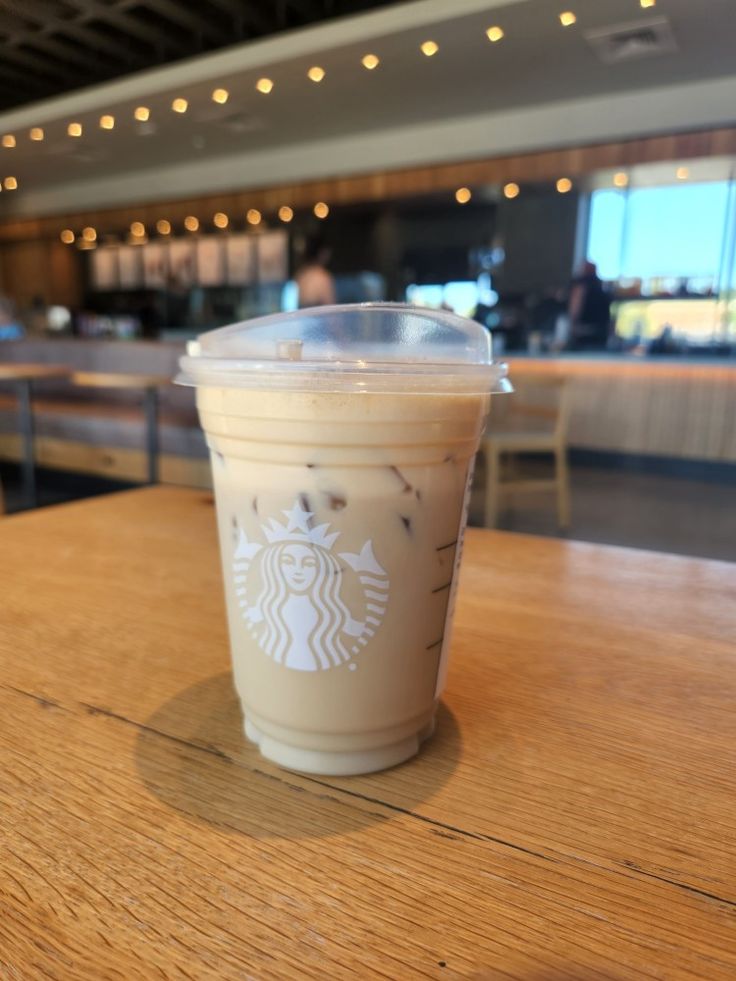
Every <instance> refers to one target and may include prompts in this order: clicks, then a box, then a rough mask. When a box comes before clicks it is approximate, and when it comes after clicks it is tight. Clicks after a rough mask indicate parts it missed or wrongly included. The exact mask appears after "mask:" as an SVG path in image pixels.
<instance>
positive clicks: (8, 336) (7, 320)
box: [0, 296, 25, 341]
mask: <svg viewBox="0 0 736 981" xmlns="http://www.w3.org/2000/svg"><path fill="white" fill-rule="evenodd" d="M24 334H25V330H24V329H23V325H22V324H21V322H20V320H19V319H18V315H17V313H16V310H15V305H14V304H13V301H12V300H10V299H8V297H7V296H0V341H17V340H19V338H21V337H23V335H24Z"/></svg>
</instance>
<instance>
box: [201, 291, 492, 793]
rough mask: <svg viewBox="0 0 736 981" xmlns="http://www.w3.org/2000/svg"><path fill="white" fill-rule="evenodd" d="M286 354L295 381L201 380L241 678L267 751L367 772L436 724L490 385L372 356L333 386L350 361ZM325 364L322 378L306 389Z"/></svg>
mask: <svg viewBox="0 0 736 981" xmlns="http://www.w3.org/2000/svg"><path fill="white" fill-rule="evenodd" d="M348 309H349V308H348ZM379 309H380V310H383V311H384V315H385V311H386V309H388V310H389V311H390V310H392V308H379ZM318 314H319V311H317V312H316V313H315V312H310V314H309V316H310V317H314V316H316V315H318ZM363 316H365V311H363ZM421 316H422V317H423V318H424V319H427V315H426V314H421ZM256 323H258V322H256ZM342 341H343V343H344V342H345V341H344V338H342ZM288 351H290V355H291V356H293V355H294V354H295V353H296V354H297V355H298V354H299V353H301V347H297V348H291V349H287V352H288ZM191 360H192V361H196V359H194V358H193V359H191ZM278 360H279V359H278V357H277V358H276V361H278ZM263 363H264V362H259V364H263ZM486 367H488V366H486ZM191 370H192V374H195V368H192V369H191ZM277 370H278V365H277V364H269V365H268V367H267V371H268V373H269V376H270V373H271V372H272V371H277ZM346 370H347V371H350V369H349V368H347V369H346ZM428 370H429V369H428ZM284 372H285V373H286V374H287V375H288V376H289V385H288V386H287V387H284V386H283V385H282V386H279V385H278V384H277V385H276V386H275V387H271V386H266V385H264V384H263V382H262V380H261V376H260V375H258V380H257V382H256V387H252V388H249V387H248V386H247V377H241V378H240V382H239V384H237V385H236V384H223V385H217V384H214V382H215V381H216V376H215V375H214V374H213V373H212V372H210V371H207V372H206V373H204V374H201V375H200V384H199V385H198V389H197V404H198V408H199V413H200V418H201V421H202V426H203V428H204V430H205V433H206V435H207V441H208V444H209V446H210V450H211V455H212V470H213V476H214V484H215V498H216V502H217V514H218V525H219V534H220V546H221V553H222V561H223V573H224V580H225V591H226V597H227V608H228V618H229V628H230V639H231V649H232V658H233V668H234V675H235V682H236V687H237V690H238V694H239V696H240V699H241V703H242V706H243V712H244V716H245V729H246V734H247V736H248V737H249V738H250V739H252V740H253V741H254V742H256V743H258V744H259V746H260V749H261V752H262V753H263V755H264V756H266V757H268V758H270V759H272V760H274V761H275V762H277V763H280V764H281V765H283V766H286V767H290V768H292V769H297V770H303V771H308V772H316V773H329V774H351V773H360V772H368V771H371V770H376V769H381V768H383V767H386V766H391V765H393V764H395V763H398V762H401V761H402V760H404V759H407V758H408V757H410V756H412V755H414V754H415V753H416V752H417V750H418V747H419V745H420V743H421V741H422V740H423V739H424V738H426V737H427V736H428V735H430V734H431V732H432V727H433V719H434V713H435V710H436V705H437V700H438V698H439V694H440V692H441V689H442V685H443V681H444V674H445V670H446V664H447V655H448V651H449V640H450V628H451V619H452V605H453V597H454V587H455V584H456V576H455V572H456V567H457V564H458V560H459V552H460V542H461V537H462V531H463V528H464V525H465V504H466V496H467V488H468V483H469V476H470V470H471V465H472V460H473V457H474V454H475V452H476V449H477V446H478V440H479V437H480V433H481V432H482V428H483V424H484V421H485V417H486V413H487V408H488V400H489V395H488V391H483V390H482V388H483V387H485V388H486V389H489V388H490V385H489V383H488V378H487V377H486V380H485V382H484V385H481V384H479V382H478V380H477V379H476V380H475V382H474V383H473V384H471V385H469V386H468V385H467V384H466V388H468V387H469V388H470V389H475V391H473V390H470V391H467V390H466V391H462V390H460V391H447V390H442V389H443V386H441V385H439V384H437V385H436V386H435V387H437V388H438V389H439V390H438V391H435V392H432V391H427V390H426V389H427V388H428V387H430V386H428V385H427V383H426V379H423V380H422V382H421V383H417V380H416V378H414V383H413V384H412V383H409V384H403V376H402V373H401V372H399V373H398V374H397V375H396V377H394V378H392V379H391V381H390V382H385V381H384V382H382V383H380V384H378V383H377V382H376V378H375V372H373V376H374V377H373V378H372V379H368V376H367V374H366V373H365V372H362V370H361V369H359V370H357V371H356V373H357V375H358V380H359V381H360V384H361V385H362V387H358V388H356V387H355V381H356V379H352V378H351V379H350V385H347V386H345V390H343V391H328V390H325V389H326V388H329V387H332V388H337V387H338V383H337V382H335V379H334V377H330V378H329V380H326V379H325V378H323V377H322V376H321V375H320V374H319V373H317V374H316V376H315V373H314V372H310V371H309V369H308V368H304V369H302V367H301V366H299V367H297V368H294V367H293V366H292V368H289V367H287V366H284ZM419 374H422V372H421V371H420V372H419ZM447 374H449V375H452V376H453V377H456V378H457V375H458V374H462V372H460V369H459V368H458V367H457V365H453V366H452V367H451V368H450V369H448V370H447V371H446V375H447ZM195 377H196V375H195ZM274 377H275V376H274ZM315 377H316V378H317V383H316V390H313V391H300V390H296V389H299V388H307V387H309V386H310V385H312V384H313V383H314V381H315ZM433 377H434V380H435V382H437V372H436V371H435V372H434V376H433ZM295 378H298V379H299V380H298V381H295V380H294V379H295ZM366 379H368V380H366ZM381 387H383V388H390V387H393V389H394V390H392V391H380V390H377V389H379V388H381ZM454 387H455V388H460V389H462V385H461V384H460V383H459V381H458V383H457V384H456V385H455V386H454ZM406 388H408V389H409V391H405V390H403V389H406ZM417 388H419V389H421V388H423V389H425V390H424V391H421V390H417ZM448 388H450V385H447V384H445V385H444V389H448ZM366 389H367V390H366ZM371 389H372V390H371Z"/></svg>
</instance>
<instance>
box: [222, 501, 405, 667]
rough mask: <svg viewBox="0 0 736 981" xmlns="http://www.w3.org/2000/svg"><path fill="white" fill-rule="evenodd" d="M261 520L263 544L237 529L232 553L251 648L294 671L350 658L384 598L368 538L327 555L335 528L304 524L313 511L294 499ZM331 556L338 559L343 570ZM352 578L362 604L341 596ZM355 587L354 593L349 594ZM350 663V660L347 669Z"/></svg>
mask: <svg viewBox="0 0 736 981" xmlns="http://www.w3.org/2000/svg"><path fill="white" fill-rule="evenodd" d="M282 513H283V514H284V515H285V516H286V518H287V522H286V524H280V523H279V522H278V521H276V520H275V519H274V518H270V519H269V524H268V526H266V525H261V528H262V530H263V534H264V537H265V539H266V542H267V544H266V545H262V544H260V543H259V542H250V541H248V539H247V537H246V535H245V532H244V531H243V529H242V528H241V529H240V535H239V539H238V545H237V548H236V550H235V555H234V558H233V570H234V581H235V592H236V595H237V596H238V597H239V603H240V609H241V615H242V617H243V619H244V620H245V623H246V626H247V628H248V630H249V631H250V633H251V635H252V636H253V637H254V639H255V640H256V642H257V643H258V646H259V647H260V648H261V650H263V651H264V652H265V653H266V654H268V656H269V657H271V658H273V660H274V661H276V662H277V663H279V664H283V665H285V666H286V667H287V668H294V669H295V670H297V671H320V670H324V669H326V668H333V667H336V666H337V665H339V664H343V663H345V662H346V661H349V660H350V659H351V657H352V656H353V655H355V654H358V653H359V652H360V650H361V648H362V647H365V645H366V644H367V643H368V640H369V638H371V637H372V636H373V634H374V633H375V632H376V630H377V629H378V628H379V627H380V625H381V622H382V620H383V615H384V613H385V610H386V602H387V600H388V589H389V580H388V573H387V572H386V571H385V569H383V568H382V567H381V566H380V565H379V563H378V561H377V559H376V557H375V555H374V554H373V545H372V543H371V541H370V540H369V541H367V542H366V543H365V544H364V545H363V547H362V549H361V550H360V552H358V553H352V552H341V553H339V555H337V556H335V555H333V554H332V546H333V545H334V544H335V541H336V539H337V538H338V536H339V535H340V532H339V531H336V532H332V533H331V534H328V529H329V527H330V526H329V524H323V525H319V526H318V527H317V528H312V527H311V526H310V521H311V519H312V517H313V515H314V512H312V511H307V510H306V508H304V507H303V506H302V504H301V503H300V502H299V501H298V500H297V501H295V502H294V506H293V507H292V509H291V510H290V511H283V512H282ZM338 559H342V560H343V561H344V562H345V564H346V565H347V566H349V568H350V570H352V572H351V571H349V570H348V569H346V568H345V567H344V566H342V565H341V563H340V562H339V561H338ZM351 577H354V582H355V585H356V587H357V586H358V584H359V586H360V588H359V589H358V590H357V593H358V594H359V597H360V598H356V599H354V601H353V605H354V606H357V605H358V603H360V606H361V609H360V610H357V609H355V610H354V611H353V612H355V613H356V616H360V617H361V619H356V618H355V617H354V616H353V614H352V613H351V611H350V609H349V608H348V605H347V604H346V602H345V600H344V598H343V595H342V594H343V592H344V589H345V587H346V581H347V580H348V579H349V578H351ZM355 593H356V591H355V590H354V591H353V596H355ZM354 666H355V665H351V667H354Z"/></svg>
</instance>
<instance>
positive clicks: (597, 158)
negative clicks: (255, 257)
mask: <svg viewBox="0 0 736 981" xmlns="http://www.w3.org/2000/svg"><path fill="white" fill-rule="evenodd" d="M734 154H736V127H729V128H723V129H716V130H705V131H702V132H695V133H678V134H671V135H666V136H649V137H642V138H640V139H636V140H627V141H618V142H615V143H604V144H596V145H594V146H584V147H566V148H562V149H558V150H547V151H544V152H540V153H527V154H518V155H510V156H504V157H495V158H493V159H484V160H470V161H460V162H452V163H447V164H441V165H433V166H427V167H413V168H410V169H406V170H393V171H383V172H378V173H372V174H361V175H355V176H352V177H340V178H334V179H323V180H319V181H305V182H302V183H294V184H285V185H279V186H274V187H266V188H254V189H250V190H247V191H238V190H237V189H234V190H233V191H232V192H230V193H218V194H214V195H213V194H210V195H202V196H200V197H196V198H187V199H180V200H174V201H161V202H157V203H155V204H142V205H130V206H127V207H124V208H115V209H109V210H105V209H96V210H94V211H88V212H75V213H72V214H67V215H56V216H53V217H46V218H44V217H39V218H34V219H17V220H11V221H6V222H4V223H3V224H1V225H0V241H2V240H5V241H27V240H31V239H38V238H43V237H49V238H55V239H58V235H59V232H60V231H61V230H62V228H66V227H71V228H73V229H81V228H82V227H83V226H84V225H90V224H91V225H94V226H95V227H96V228H98V229H101V230H103V231H104V230H107V231H111V232H113V231H115V232H119V231H123V230H125V229H127V228H128V226H129V225H130V223H131V222H132V221H143V222H144V223H145V224H146V225H148V226H149V227H152V226H153V225H154V223H155V221H156V219H158V218H168V219H169V221H171V222H172V223H174V224H175V225H176V226H179V227H180V226H181V223H182V222H183V220H184V218H185V216H186V215H188V214H194V215H196V216H197V217H199V218H200V219H201V220H206V221H210V220H211V218H212V215H213V214H214V213H215V212H216V211H225V212H227V213H228V214H230V215H240V216H244V215H245V212H246V211H247V210H248V208H258V209H260V210H261V211H263V212H264V214H267V215H273V214H274V213H275V212H276V210H277V209H278V208H279V207H280V206H281V205H282V204H288V205H290V206H291V207H293V208H297V209H298V208H311V207H312V205H313V204H314V203H315V201H319V200H325V201H328V202H329V203H330V204H332V205H337V204H351V203H355V202H363V201H383V200H390V199H394V198H401V197H410V196H413V195H417V194H425V193H426V194H430V193H437V192H444V191H451V190H454V189H455V188H457V187H458V186H460V185H463V184H469V185H471V186H472V185H477V184H494V183H499V182H503V181H507V180H516V181H521V182H523V181H529V182H534V181H551V180H555V179H557V178H558V177H560V175H566V176H569V177H571V178H575V177H581V176H584V175H585V174H590V173H593V172H594V171H598V170H605V169H607V168H613V167H629V166H634V165H635V164H642V163H656V162H659V161H666V160H682V159H691V158H696V157H709V156H723V155H734Z"/></svg>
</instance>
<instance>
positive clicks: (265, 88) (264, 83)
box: [256, 78, 273, 95]
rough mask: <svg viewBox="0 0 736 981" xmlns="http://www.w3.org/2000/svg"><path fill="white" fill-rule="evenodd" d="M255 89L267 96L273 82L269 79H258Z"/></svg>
mask: <svg viewBox="0 0 736 981" xmlns="http://www.w3.org/2000/svg"><path fill="white" fill-rule="evenodd" d="M256 88H257V89H258V91H259V92H262V93H263V94H264V95H268V93H269V92H270V91H271V89H272V88H273V82H272V81H271V79H270V78H259V79H258V81H257V82H256Z"/></svg>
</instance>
